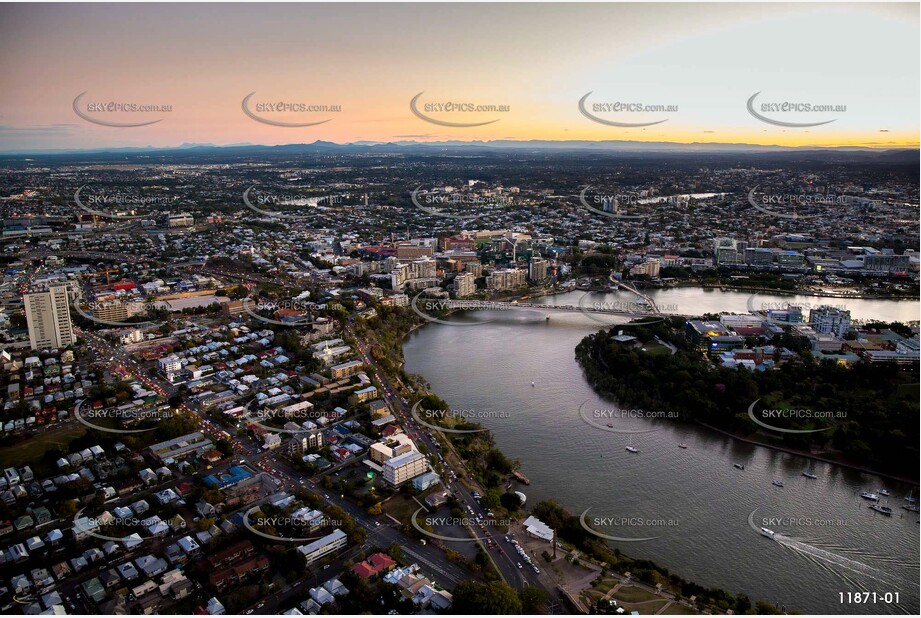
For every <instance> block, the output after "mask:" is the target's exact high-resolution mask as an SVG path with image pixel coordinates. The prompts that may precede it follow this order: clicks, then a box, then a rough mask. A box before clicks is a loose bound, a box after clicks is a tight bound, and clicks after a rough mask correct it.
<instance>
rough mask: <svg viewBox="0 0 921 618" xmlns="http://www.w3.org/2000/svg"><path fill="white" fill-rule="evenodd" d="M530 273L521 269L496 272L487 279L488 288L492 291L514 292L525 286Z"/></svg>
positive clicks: (506, 269)
mask: <svg viewBox="0 0 921 618" xmlns="http://www.w3.org/2000/svg"><path fill="white" fill-rule="evenodd" d="M527 274H528V271H526V270H524V269H519V268H505V269H500V270H494V271H492V273H491V274H490V275H489V276H488V277H486V288H487V289H488V290H490V291H499V290H514V289H516V288H520V287H521V286H523V285H525V283H526V280H525V278H526V277H527Z"/></svg>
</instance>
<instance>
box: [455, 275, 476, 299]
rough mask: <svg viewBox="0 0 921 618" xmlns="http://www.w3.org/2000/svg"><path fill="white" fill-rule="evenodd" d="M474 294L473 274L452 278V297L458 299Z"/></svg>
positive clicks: (474, 280) (474, 282) (474, 281)
mask: <svg viewBox="0 0 921 618" xmlns="http://www.w3.org/2000/svg"><path fill="white" fill-rule="evenodd" d="M474 294H476V277H474V276H473V273H460V274H459V275H457V276H456V277H454V295H455V296H457V297H458V298H464V297H466V296H473V295H474Z"/></svg>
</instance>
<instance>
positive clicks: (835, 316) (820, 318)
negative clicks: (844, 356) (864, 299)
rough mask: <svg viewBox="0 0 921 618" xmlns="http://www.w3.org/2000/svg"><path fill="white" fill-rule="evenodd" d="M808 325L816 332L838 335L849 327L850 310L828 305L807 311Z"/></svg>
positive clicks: (844, 332)
mask: <svg viewBox="0 0 921 618" xmlns="http://www.w3.org/2000/svg"><path fill="white" fill-rule="evenodd" d="M809 325H810V326H811V327H812V329H813V330H814V331H815V332H817V333H831V334H834V335H837V336H839V337H844V335H845V334H847V330H848V328H850V327H851V312H850V311H848V310H846V309H837V308H835V307H831V306H828V305H825V306H822V307H819V308H818V309H812V310H811V311H810V312H809Z"/></svg>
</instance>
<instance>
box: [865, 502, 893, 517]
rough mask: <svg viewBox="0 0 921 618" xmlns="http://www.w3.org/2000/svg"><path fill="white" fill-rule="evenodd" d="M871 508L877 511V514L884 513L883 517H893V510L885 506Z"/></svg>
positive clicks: (877, 505) (872, 505)
mask: <svg viewBox="0 0 921 618" xmlns="http://www.w3.org/2000/svg"><path fill="white" fill-rule="evenodd" d="M870 508H871V509H873V510H874V511H876V512H877V513H882V514H883V515H889V516H891V515H892V509H891V508H890V507H888V506H883V505H881V504H871V505H870Z"/></svg>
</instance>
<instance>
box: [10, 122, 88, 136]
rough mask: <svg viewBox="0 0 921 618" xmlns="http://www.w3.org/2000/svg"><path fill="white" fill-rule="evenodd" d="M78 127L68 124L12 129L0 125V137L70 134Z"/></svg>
mask: <svg viewBox="0 0 921 618" xmlns="http://www.w3.org/2000/svg"><path fill="white" fill-rule="evenodd" d="M77 126H79V125H76V124H68V123H58V124H48V125H37V126H31V127H12V126H10V125H5V124H0V135H62V134H66V133H69V132H70V130H71V129H72V128H75V127H77Z"/></svg>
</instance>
